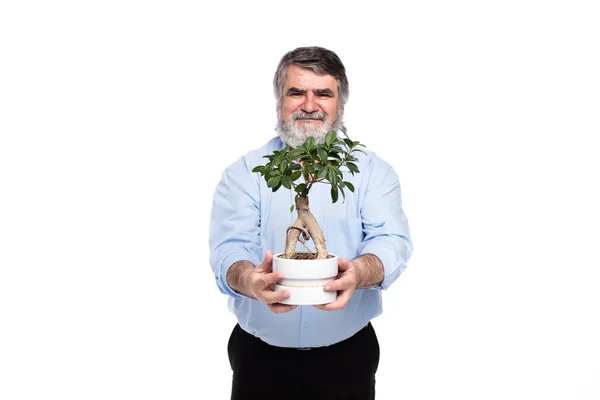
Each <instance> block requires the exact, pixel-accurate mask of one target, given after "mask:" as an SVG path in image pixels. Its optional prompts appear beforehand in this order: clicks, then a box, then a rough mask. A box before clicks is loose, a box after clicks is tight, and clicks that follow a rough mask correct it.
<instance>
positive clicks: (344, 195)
mask: <svg viewBox="0 0 600 400" xmlns="http://www.w3.org/2000/svg"><path fill="white" fill-rule="evenodd" d="M340 192H342V198H343V199H344V201H343V202H344V203H345V202H346V193H344V189H343V187H342V182H340Z"/></svg>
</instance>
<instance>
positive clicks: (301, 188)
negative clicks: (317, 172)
mask: <svg viewBox="0 0 600 400" xmlns="http://www.w3.org/2000/svg"><path fill="white" fill-rule="evenodd" d="M294 190H296V193H298V194H300V193H302V192H303V191H305V190H306V183H301V184H299V185H298V186H296V189H294Z"/></svg>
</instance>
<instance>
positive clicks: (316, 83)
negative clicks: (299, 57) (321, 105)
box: [283, 65, 337, 93]
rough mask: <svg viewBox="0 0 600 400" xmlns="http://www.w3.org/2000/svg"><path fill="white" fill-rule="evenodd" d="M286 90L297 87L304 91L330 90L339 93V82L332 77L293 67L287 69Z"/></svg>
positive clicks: (308, 69)
mask: <svg viewBox="0 0 600 400" xmlns="http://www.w3.org/2000/svg"><path fill="white" fill-rule="evenodd" d="M283 87H284V89H288V88H291V87H295V88H298V89H304V90H313V89H330V90H331V91H333V92H334V93H337V81H336V80H335V78H334V77H333V76H331V75H319V74H317V73H316V72H314V71H313V70H312V69H310V68H304V67H300V66H298V65H291V66H289V67H288V69H287V73H286V78H285V84H284V85H283Z"/></svg>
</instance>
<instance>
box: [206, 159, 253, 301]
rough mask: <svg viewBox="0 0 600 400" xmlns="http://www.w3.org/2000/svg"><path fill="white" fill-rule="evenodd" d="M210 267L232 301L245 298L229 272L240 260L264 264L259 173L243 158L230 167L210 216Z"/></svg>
mask: <svg viewBox="0 0 600 400" xmlns="http://www.w3.org/2000/svg"><path fill="white" fill-rule="evenodd" d="M209 246H210V264H211V267H212V270H213V272H214V274H215V280H216V283H217V286H218V287H219V290H220V291H221V292H222V293H224V294H227V295H229V296H231V297H233V298H246V296H244V295H242V294H240V293H238V292H236V291H235V290H233V289H232V288H231V287H230V286H229V285H228V283H227V271H229V267H231V265H232V264H234V263H235V262H237V261H241V260H246V261H249V262H251V263H252V264H254V265H258V264H260V263H261V260H262V258H263V256H264V252H263V251H262V249H261V247H260V189H259V181H258V174H255V173H253V172H251V170H250V169H249V167H248V164H247V162H246V160H245V159H244V158H241V159H240V160H238V161H237V162H235V163H234V164H232V165H231V166H230V167H229V168H227V169H226V170H225V171H224V172H223V174H222V177H221V181H220V182H219V183H218V184H217V187H216V189H215V194H214V197H213V205H212V213H211V217H210V232H209Z"/></svg>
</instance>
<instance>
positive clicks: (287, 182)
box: [281, 176, 292, 189]
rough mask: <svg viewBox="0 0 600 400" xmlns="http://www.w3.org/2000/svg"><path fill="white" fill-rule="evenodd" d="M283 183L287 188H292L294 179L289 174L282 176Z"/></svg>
mask: <svg viewBox="0 0 600 400" xmlns="http://www.w3.org/2000/svg"><path fill="white" fill-rule="evenodd" d="M281 184H282V185H283V187H285V188H286V189H291V188H292V179H291V178H290V177H289V176H284V177H282V178H281Z"/></svg>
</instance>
